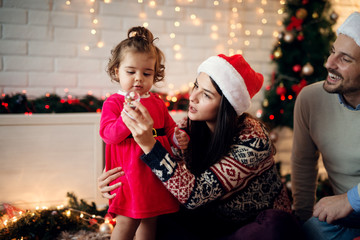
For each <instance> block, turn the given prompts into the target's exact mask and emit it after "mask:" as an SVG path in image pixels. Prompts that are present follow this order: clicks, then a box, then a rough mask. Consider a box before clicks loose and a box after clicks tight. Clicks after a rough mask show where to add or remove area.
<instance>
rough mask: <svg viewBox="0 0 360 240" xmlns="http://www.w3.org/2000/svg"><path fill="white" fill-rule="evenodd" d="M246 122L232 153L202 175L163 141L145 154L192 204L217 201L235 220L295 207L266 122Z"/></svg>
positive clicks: (168, 183)
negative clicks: (277, 164)
mask: <svg viewBox="0 0 360 240" xmlns="http://www.w3.org/2000/svg"><path fill="white" fill-rule="evenodd" d="M245 126H246V127H245V129H243V130H242V131H241V132H240V133H239V136H238V137H237V138H236V142H235V144H234V145H233V146H232V147H231V150H230V151H229V153H228V154H227V156H225V157H223V158H222V159H221V160H220V161H219V162H217V163H216V164H214V165H213V166H211V167H210V168H209V169H207V170H206V171H204V173H202V174H201V175H200V176H197V177H196V176H194V175H193V174H191V172H190V171H189V170H187V169H186V167H185V166H183V165H181V164H178V163H177V162H176V160H175V159H173V158H172V157H171V156H170V155H169V153H168V152H167V151H166V150H165V149H164V148H162V146H161V145H160V144H159V143H156V144H155V146H154V148H153V150H152V151H151V152H150V153H149V154H147V155H143V156H142V159H143V160H144V161H145V163H146V164H147V165H148V166H149V167H150V168H151V169H152V171H153V172H154V173H155V174H156V175H157V176H158V177H159V179H160V180H161V181H162V182H163V184H164V185H165V187H166V188H167V189H168V190H169V191H170V192H171V193H172V194H173V195H174V196H175V197H176V198H177V199H178V200H179V202H181V203H182V204H183V205H184V206H185V207H186V208H188V209H195V208H197V207H200V206H204V205H206V204H209V203H211V202H213V201H215V200H216V201H217V204H212V205H211V208H212V210H213V211H215V212H216V213H217V215H219V216H223V217H224V218H227V219H229V218H230V219H231V220H233V221H244V220H246V219H248V218H249V217H252V216H250V215H254V214H255V215H256V214H257V213H259V212H260V211H262V210H264V209H268V208H281V209H285V210H289V207H290V201H289V200H288V198H287V195H286V194H284V193H285V192H284V191H283V184H282V183H281V180H280V177H279V175H278V173H277V171H276V168H275V165H274V159H273V156H272V147H271V145H270V140H269V137H268V135H267V133H266V131H265V129H264V127H263V126H262V124H261V123H260V122H258V121H256V120H254V119H250V118H248V119H246V124H245ZM159 159H161V161H160V162H159ZM278 198H283V199H280V201H279V199H278ZM279 203H280V205H282V206H278V205H279Z"/></svg>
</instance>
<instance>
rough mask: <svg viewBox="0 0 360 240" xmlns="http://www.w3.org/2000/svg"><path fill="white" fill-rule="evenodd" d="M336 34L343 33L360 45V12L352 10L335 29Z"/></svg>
mask: <svg viewBox="0 0 360 240" xmlns="http://www.w3.org/2000/svg"><path fill="white" fill-rule="evenodd" d="M336 32H337V34H338V35H339V34H344V35H346V36H348V37H350V38H352V39H353V40H354V41H355V42H356V44H357V45H358V46H359V47H360V13H359V12H353V13H352V14H350V16H349V17H348V18H347V19H346V20H345V22H344V23H343V24H341V26H340V27H339V28H338V29H337V31H336Z"/></svg>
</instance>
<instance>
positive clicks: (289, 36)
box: [284, 32, 295, 43]
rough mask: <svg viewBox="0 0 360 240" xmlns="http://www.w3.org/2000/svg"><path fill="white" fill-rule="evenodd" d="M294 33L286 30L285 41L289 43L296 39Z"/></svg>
mask: <svg viewBox="0 0 360 240" xmlns="http://www.w3.org/2000/svg"><path fill="white" fill-rule="evenodd" d="M294 38H295V36H294V34H293V33H292V32H286V33H285V35H284V41H285V42H287V43H291V42H292V41H294Z"/></svg>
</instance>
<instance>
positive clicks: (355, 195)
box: [347, 183, 360, 212]
mask: <svg viewBox="0 0 360 240" xmlns="http://www.w3.org/2000/svg"><path fill="white" fill-rule="evenodd" d="M359 192H360V183H359V184H358V185H356V186H355V187H353V188H352V189H350V190H349V191H348V192H347V197H348V200H349V202H350V205H351V207H352V208H353V209H354V211H355V212H360V194H359Z"/></svg>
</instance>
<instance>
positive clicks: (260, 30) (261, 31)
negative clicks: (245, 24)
mask: <svg viewBox="0 0 360 240" xmlns="http://www.w3.org/2000/svg"><path fill="white" fill-rule="evenodd" d="M256 33H257V35H259V36H261V35H263V33H264V32H263V30H262V29H258V30H257V31H256Z"/></svg>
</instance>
